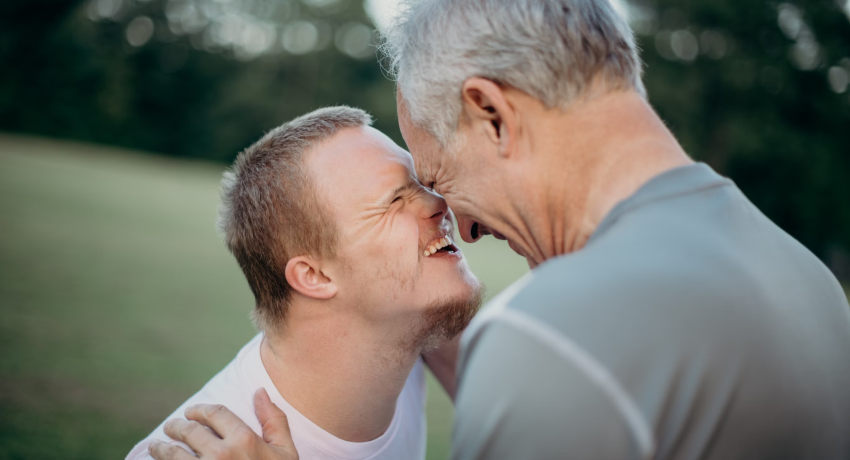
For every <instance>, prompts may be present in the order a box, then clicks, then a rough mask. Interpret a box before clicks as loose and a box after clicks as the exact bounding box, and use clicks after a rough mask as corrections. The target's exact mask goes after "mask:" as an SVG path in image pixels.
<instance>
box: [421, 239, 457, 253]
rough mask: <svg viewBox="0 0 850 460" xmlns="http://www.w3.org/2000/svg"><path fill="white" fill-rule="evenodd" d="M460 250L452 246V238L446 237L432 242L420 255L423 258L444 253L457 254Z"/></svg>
mask: <svg viewBox="0 0 850 460" xmlns="http://www.w3.org/2000/svg"><path fill="white" fill-rule="evenodd" d="M459 251H460V249H459V248H458V247H457V246H455V245H454V242H453V241H452V238H451V237H450V236H449V235H446V236H444V237H442V238H440V239H437V240H434V241H432V242H431V244H429V245H428V247H427V248H425V251H424V252H423V253H422V255H423V256H425V257H431V256H432V255H434V254H439V253H446V254H454V253H456V252H459Z"/></svg>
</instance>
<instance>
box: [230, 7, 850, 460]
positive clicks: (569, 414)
mask: <svg viewBox="0 0 850 460" xmlns="http://www.w3.org/2000/svg"><path fill="white" fill-rule="evenodd" d="M385 48H386V50H387V51H388V54H389V56H390V62H391V63H392V69H393V70H394V72H395V74H396V77H397V80H398V105H399V123H400V125H401V128H402V133H403V134H404V137H405V140H406V141H407V143H408V147H409V148H410V149H411V152H412V153H413V156H414V158H415V161H416V169H417V172H418V176H419V180H420V181H422V182H423V183H424V184H425V185H426V186H428V187H432V188H434V190H436V191H437V192H439V193H441V194H442V195H443V196H444V197H445V198H446V200H447V201H448V203H449V205H450V206H451V208H452V209H453V211H454V212H455V213H456V215H457V217H458V223H459V229H460V233H461V235H462V237H463V238H464V240H466V241H469V242H473V241H475V240H477V239H478V238H480V237H481V236H482V235H486V234H492V235H493V236H495V237H496V238H500V239H506V240H507V241H508V244H509V245H510V246H511V247H512V248H513V249H514V250H515V251H516V252H517V253H519V254H521V255H523V256H525V257H526V258H527V260H528V262H529V265H530V266H532V267H534V269H533V270H532V272H531V273H530V274H529V275H528V276H526V277H525V278H524V279H522V280H520V281H519V282H518V283H516V284H515V285H513V286H512V287H511V288H509V289H508V290H507V291H506V292H505V293H503V294H502V295H500V296H499V297H498V298H497V299H495V300H494V301H493V302H492V305H491V306H489V307H488V308H487V309H485V310H484V312H483V313H482V314H481V315H480V316H479V317H478V318H476V320H474V321H473V323H472V324H471V325H470V328H469V329H468V330H467V331H466V332H465V333H464V336H463V343H462V349H461V361H460V365H459V368H458V376H459V392H458V396H457V407H456V411H457V418H456V424H455V432H454V440H453V454H452V456H453V458H455V459H516V458H523V459H554V458H563V459H649V458H655V459H718V460H720V459H723V460H727V459H754V458H758V459H800V458H817V459H835V460H839V459H847V458H850V391H848V389H850V308H848V304H847V299H846V297H845V295H844V293H843V291H842V289H841V287H840V286H839V284H838V282H837V281H836V280H835V278H834V277H833V276H832V274H831V273H830V272H829V270H828V269H827V268H826V267H825V266H824V265H823V264H822V263H821V262H820V261H819V260H818V259H817V258H816V257H815V256H814V255H812V254H811V253H810V252H809V251H808V250H806V249H805V248H804V247H803V246H802V245H800V244H799V243H798V242H797V241H795V240H794V239H793V238H791V237H790V236H789V235H787V234H786V233H785V232H783V231H782V230H781V229H779V228H778V227H777V226H776V225H774V224H773V223H772V222H770V221H769V220H768V219H767V218H766V217H765V216H764V215H762V213H761V212H759V211H758V209H756V208H755V207H754V206H753V205H752V204H751V203H750V202H749V201H748V200H747V199H746V197H744V195H743V194H742V193H741V191H740V190H739V189H738V188H737V187H736V186H735V185H734V184H733V183H732V182H731V181H729V180H728V179H724V178H722V177H720V176H719V175H717V174H716V173H714V172H713V171H712V170H711V169H710V168H709V167H708V166H706V165H704V164H696V163H694V162H693V161H692V160H691V159H690V158H689V157H688V156H687V154H686V153H685V152H684V151H683V149H682V148H681V146H680V145H679V144H678V143H677V142H676V140H675V139H674V137H673V136H672V135H671V133H670V132H669V131H668V130H667V129H666V127H665V126H664V124H663V123H662V122H661V120H660V119H659V118H658V116H657V115H656V114H655V113H654V112H653V110H652V108H651V107H650V106H649V105H648V103H647V102H646V100H645V97H644V89H643V85H642V83H641V79H640V74H641V63H640V61H639V59H638V55H637V50H636V47H635V44H634V39H633V37H632V34H631V32H630V30H629V29H628V27H627V25H626V24H625V22H624V21H623V20H622V19H621V18H620V17H619V16H618V15H617V14H616V13H615V12H614V10H613V9H612V7H611V6H610V5H609V3H608V2H607V1H605V0H422V1H419V2H415V3H412V4H411V5H410V7H409V8H407V9H406V11H405V12H404V13H403V15H402V17H401V18H400V20H399V22H398V23H397V25H396V26H395V28H394V29H393V30H392V31H391V32H390V33H389V35H388V41H387V43H386V46H385ZM225 439H227V436H225ZM275 442H278V441H275ZM281 442H282V441H281ZM243 452H244V451H243ZM262 458H274V457H262ZM281 458H283V457H281Z"/></svg>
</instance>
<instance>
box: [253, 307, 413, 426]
mask: <svg viewBox="0 0 850 460" xmlns="http://www.w3.org/2000/svg"><path fill="white" fill-rule="evenodd" d="M292 310H293V309H290V311H292ZM292 316H295V315H290V316H289V317H288V318H287V322H288V324H287V327H286V330H285V332H283V333H278V334H274V335H270V334H267V335H266V337H265V339H264V340H263V344H262V348H261V356H262V360H263V365H264V366H265V368H266V371H267V372H268V373H269V376H270V377H271V379H272V382H274V384H275V387H277V389H278V391H280V393H281V395H282V396H283V398H284V399H286V401H287V402H288V403H289V404H291V405H292V407H294V408H295V409H297V410H298V411H299V412H301V414H303V415H304V416H305V417H307V418H309V419H310V420H311V421H313V422H314V423H315V424H316V425H318V426H319V427H321V428H322V429H324V430H325V431H327V432H329V433H331V434H333V435H334V436H336V437H338V438H340V439H343V440H346V441H352V442H365V441H371V440H373V439H376V438H377V437H379V436H380V435H381V434H383V433H384V432H385V431H386V430H387V428H388V427H389V426H390V423H391V422H392V419H393V416H394V414H395V408H396V401H397V399H398V396H399V394H400V393H401V390H402V389H403V388H404V384H405V382H406V380H407V377H408V375H409V374H410V371H411V369H412V368H413V366H414V365H415V364H416V360H417V358H418V357H419V354H420V351H419V350H405V349H404V348H403V347H402V346H400V342H388V340H394V339H387V337H386V334H383V333H379V332H377V331H369V330H368V328H366V327H358V325H357V322H356V321H355V320H352V319H351V318H344V317H342V316H340V315H336V316H333V315H322V316H323V317H321V318H315V317H313V318H310V319H308V320H303V321H302V320H301V319H300V318H293V317H292Z"/></svg>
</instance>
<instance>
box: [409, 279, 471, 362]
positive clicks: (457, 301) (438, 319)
mask: <svg viewBox="0 0 850 460" xmlns="http://www.w3.org/2000/svg"><path fill="white" fill-rule="evenodd" d="M483 297H484V286H483V285H482V284H481V283H480V282H478V281H477V280H476V282H475V285H473V286H470V292H469V293H468V294H467V295H465V296H462V297H456V298H442V299H439V300H437V301H435V302H434V303H432V304H431V306H430V307H429V308H428V309H427V310H426V312H425V314H424V315H423V316H422V328H421V330H420V332H419V333H418V334H417V335H416V339H415V340H414V343H412V344H411V345H412V346H413V347H414V348H417V349H421V350H422V351H423V352H427V351H431V350H434V349H435V348H437V347H439V346H440V344H442V343H443V342H445V341H446V340H451V339H454V338H455V337H457V335H458V334H460V333H461V332H463V330H464V329H466V326H467V325H469V322H470V321H472V318H473V317H474V316H475V313H477V312H478V309H479V308H480V307H481V300H482V299H483Z"/></svg>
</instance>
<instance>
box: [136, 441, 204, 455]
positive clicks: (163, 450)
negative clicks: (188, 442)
mask: <svg viewBox="0 0 850 460" xmlns="http://www.w3.org/2000/svg"><path fill="white" fill-rule="evenodd" d="M148 453H150V454H151V457H153V458H154V460H197V458H198V457H195V456H194V455H192V454H190V453H189V452H186V449H183V448H182V447H180V446H176V445H174V444H169V443H167V442H162V441H154V442H152V443H151V444H150V445H149V446H148Z"/></svg>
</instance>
